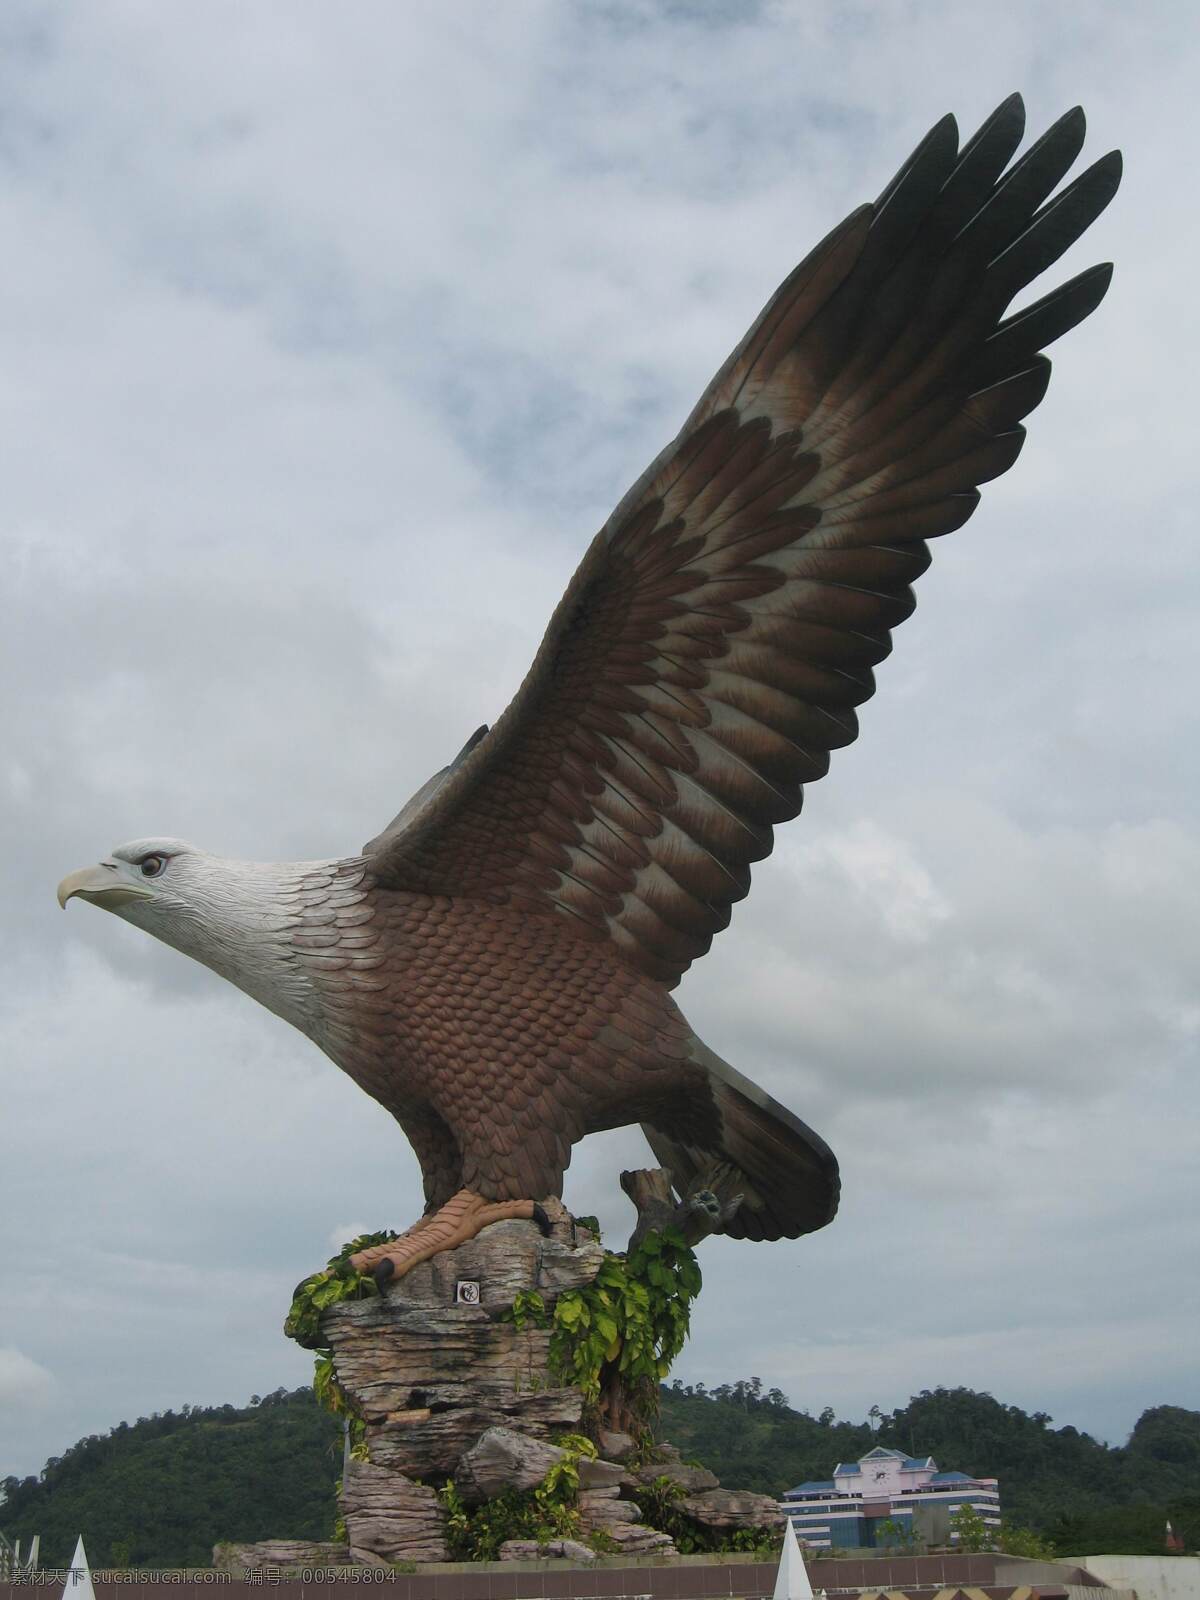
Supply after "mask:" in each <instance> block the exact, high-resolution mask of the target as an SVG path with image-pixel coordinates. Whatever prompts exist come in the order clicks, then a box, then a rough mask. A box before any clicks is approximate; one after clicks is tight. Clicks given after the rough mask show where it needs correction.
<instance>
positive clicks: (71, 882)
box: [58, 861, 153, 911]
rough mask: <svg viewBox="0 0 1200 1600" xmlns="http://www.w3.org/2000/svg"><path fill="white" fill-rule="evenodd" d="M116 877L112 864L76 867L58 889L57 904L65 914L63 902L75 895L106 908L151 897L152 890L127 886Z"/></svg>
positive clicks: (112, 862)
mask: <svg viewBox="0 0 1200 1600" xmlns="http://www.w3.org/2000/svg"><path fill="white" fill-rule="evenodd" d="M119 874H120V868H119V867H118V866H117V863H116V862H115V861H102V862H101V863H100V865H99V866H98V867H80V869H79V871H78V872H69V873H68V874H67V876H66V877H65V878H64V879H63V881H62V882H61V883H60V884H59V886H58V903H59V905H60V906H62V908H63V910H64V911H65V910H66V909H67V901H68V900H70V899H71V897H72V896H73V895H79V896H81V897H82V898H83V899H84V900H91V901H93V902H94V903H95V904H97V905H102V906H104V907H105V908H106V909H107V908H108V907H109V906H113V905H121V904H123V903H124V902H125V901H127V900H150V899H152V898H153V890H151V889H143V888H142V886H141V885H140V884H137V883H130V882H129V881H128V879H125V878H122V877H121V876H120V875H119Z"/></svg>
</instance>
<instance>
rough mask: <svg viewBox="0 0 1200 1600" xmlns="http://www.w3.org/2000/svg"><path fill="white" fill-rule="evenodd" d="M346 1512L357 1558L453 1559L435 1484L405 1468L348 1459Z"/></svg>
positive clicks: (370, 1560) (344, 1487) (375, 1562)
mask: <svg viewBox="0 0 1200 1600" xmlns="http://www.w3.org/2000/svg"><path fill="white" fill-rule="evenodd" d="M342 1516H343V1517H344V1518H345V1521H346V1533H347V1535H348V1538H349V1544H350V1556H351V1559H352V1560H354V1561H356V1562H362V1563H365V1564H366V1565H378V1564H379V1563H380V1562H391V1561H447V1560H449V1557H450V1552H449V1549H448V1548H447V1545H446V1513H445V1511H444V1509H443V1508H442V1505H441V1502H440V1501H439V1500H438V1497H437V1495H436V1494H435V1492H434V1491H433V1490H432V1489H430V1488H428V1487H427V1486H426V1485H425V1484H423V1483H413V1482H412V1481H411V1479H409V1478H406V1477H405V1476H404V1474H403V1473H401V1472H393V1471H391V1470H390V1469H389V1468H387V1467H377V1466H375V1465H373V1464H372V1463H371V1462H369V1461H349V1462H347V1463H346V1475H345V1477H344V1478H343V1480H342Z"/></svg>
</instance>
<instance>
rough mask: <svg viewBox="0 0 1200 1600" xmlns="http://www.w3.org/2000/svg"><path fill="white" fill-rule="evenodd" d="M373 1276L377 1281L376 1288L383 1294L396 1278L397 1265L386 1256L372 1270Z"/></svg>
mask: <svg viewBox="0 0 1200 1600" xmlns="http://www.w3.org/2000/svg"><path fill="white" fill-rule="evenodd" d="M371 1276H372V1277H373V1278H374V1279H375V1287H376V1288H377V1289H378V1290H379V1292H380V1294H382V1293H383V1291H384V1290H385V1289H386V1288H387V1286H388V1284H389V1283H391V1281H392V1279H393V1278H394V1277H395V1276H396V1263H395V1262H394V1261H391V1260H389V1258H388V1257H387V1256H384V1258H383V1260H382V1261H381V1262H379V1264H378V1265H377V1266H374V1267H372V1268H371Z"/></svg>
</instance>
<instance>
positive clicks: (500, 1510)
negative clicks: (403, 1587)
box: [438, 1434, 596, 1561]
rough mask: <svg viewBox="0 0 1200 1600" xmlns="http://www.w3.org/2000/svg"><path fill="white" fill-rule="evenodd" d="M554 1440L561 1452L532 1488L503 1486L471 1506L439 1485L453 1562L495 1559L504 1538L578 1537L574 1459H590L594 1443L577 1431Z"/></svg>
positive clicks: (544, 1540) (449, 1488) (576, 1466)
mask: <svg viewBox="0 0 1200 1600" xmlns="http://www.w3.org/2000/svg"><path fill="white" fill-rule="evenodd" d="M557 1443H558V1445H559V1447H560V1448H561V1449H562V1450H563V1451H564V1452H565V1454H564V1455H562V1456H561V1457H560V1458H559V1459H558V1460H557V1461H555V1462H554V1464H553V1465H552V1466H551V1467H550V1469H549V1471H548V1472H547V1473H546V1476H545V1477H544V1478H543V1479H542V1481H541V1483H539V1484H537V1485H536V1486H535V1487H534V1488H532V1489H523V1490H518V1489H507V1490H506V1491H505V1492H504V1493H503V1494H501V1495H497V1496H496V1498H495V1499H493V1500H488V1501H486V1502H485V1503H484V1504H483V1505H481V1506H476V1507H474V1508H471V1507H469V1506H467V1505H465V1504H464V1503H463V1498H462V1496H461V1495H460V1494H459V1492H458V1489H457V1488H456V1487H455V1485H454V1483H453V1481H451V1482H448V1483H446V1484H444V1485H443V1486H442V1488H441V1489H440V1490H439V1492H438V1499H439V1500H440V1501H441V1503H442V1506H443V1507H444V1508H445V1512H446V1539H447V1543H448V1544H449V1546H450V1553H451V1556H452V1557H453V1558H454V1559H455V1560H460V1561H495V1560H496V1559H497V1558H498V1556H499V1554H500V1546H501V1545H502V1544H505V1543H506V1542H507V1541H508V1540H509V1539H532V1540H534V1541H535V1542H536V1543H537V1544H539V1545H542V1544H549V1543H550V1541H551V1540H552V1539H577V1538H579V1536H580V1532H581V1529H580V1516H579V1510H578V1507H577V1506H576V1499H577V1497H578V1494H579V1459H580V1457H581V1456H588V1457H589V1458H594V1457H595V1454H596V1447H595V1445H594V1444H593V1443H592V1442H591V1440H590V1439H585V1438H584V1437H583V1436H582V1435H581V1434H564V1435H562V1437H561V1438H559V1439H558V1441H557Z"/></svg>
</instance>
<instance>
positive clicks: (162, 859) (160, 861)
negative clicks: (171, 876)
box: [138, 856, 167, 878]
mask: <svg viewBox="0 0 1200 1600" xmlns="http://www.w3.org/2000/svg"><path fill="white" fill-rule="evenodd" d="M166 864H167V858H166V856H143V857H142V859H141V861H140V862H139V863H138V865H139V866H140V867H141V869H142V877H143V878H157V877H158V875H159V873H160V872H161V871H162V869H163V868H164V867H165V866H166Z"/></svg>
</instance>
